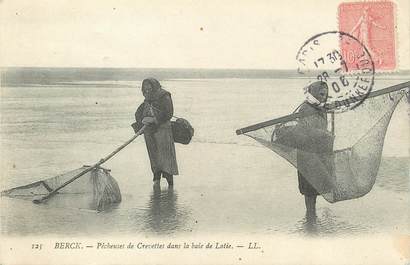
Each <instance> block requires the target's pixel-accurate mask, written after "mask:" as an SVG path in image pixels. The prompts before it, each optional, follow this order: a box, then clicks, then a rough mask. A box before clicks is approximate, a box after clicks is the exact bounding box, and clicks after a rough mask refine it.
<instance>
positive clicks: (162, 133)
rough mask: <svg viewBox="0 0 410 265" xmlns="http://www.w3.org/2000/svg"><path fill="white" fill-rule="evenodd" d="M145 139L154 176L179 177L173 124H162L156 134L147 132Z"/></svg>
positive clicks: (168, 122)
mask: <svg viewBox="0 0 410 265" xmlns="http://www.w3.org/2000/svg"><path fill="white" fill-rule="evenodd" d="M144 138H145V144H146V146H147V150H148V155H149V160H150V163H151V170H152V172H153V173H154V174H156V173H159V172H165V173H168V174H169V175H178V164H177V159H176V153H175V144H174V138H173V136H172V128H171V122H170V121H167V122H165V123H163V124H161V125H160V126H159V127H158V128H157V129H156V130H155V131H154V132H152V131H150V130H147V131H146V132H145V133H144Z"/></svg>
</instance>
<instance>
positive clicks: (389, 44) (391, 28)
mask: <svg viewBox="0 0 410 265" xmlns="http://www.w3.org/2000/svg"><path fill="white" fill-rule="evenodd" d="M394 10H395V7H394V3H392V2H390V1H379V2H354V3H342V4H340V5H339V14H338V16H339V17H338V18H339V31H341V32H345V33H348V34H350V35H352V36H354V37H356V38H357V39H358V40H359V41H360V42H361V44H363V46H365V47H366V48H367V49H368V51H369V53H370V56H371V57H372V59H373V61H374V63H375V70H376V71H377V70H394V69H395V68H396V65H397V62H396V39H395V17H394ZM355 45H359V44H355ZM341 50H342V53H343V54H344V57H345V58H347V59H349V58H350V60H346V63H347V66H348V67H351V66H352V65H353V64H355V63H356V62H355V60H353V59H352V58H354V57H355V55H353V54H349V52H348V50H350V51H351V50H352V49H348V48H347V47H346V46H344V45H342V46H341Z"/></svg>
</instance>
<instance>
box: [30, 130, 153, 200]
mask: <svg viewBox="0 0 410 265" xmlns="http://www.w3.org/2000/svg"><path fill="white" fill-rule="evenodd" d="M144 129H145V125H144V126H143V127H142V128H141V129H140V130H139V131H138V132H137V133H136V134H135V135H134V136H132V137H131V138H130V139H129V140H128V141H126V142H125V143H123V144H122V145H121V146H120V147H118V148H117V149H115V150H114V151H113V152H112V153H111V154H109V155H108V156H106V157H104V158H102V159H101V160H100V161H98V162H97V163H95V164H94V165H93V166H91V167H88V168H87V169H85V170H83V171H81V172H80V173H78V174H77V175H75V176H74V177H72V178H71V179H69V180H67V181H66V182H64V183H63V184H61V186H59V187H58V188H56V189H54V190H53V191H51V192H50V193H49V194H47V195H45V196H43V197H41V198H40V199H35V200H33V202H34V203H36V204H38V203H42V202H45V201H46V200H48V199H50V198H51V197H53V196H54V195H56V194H57V193H58V191H59V190H61V189H62V188H64V187H65V186H67V185H68V184H70V183H71V182H73V181H74V180H76V179H78V178H79V177H81V176H83V175H85V174H86V173H88V172H90V171H91V170H93V169H95V168H97V167H99V166H100V165H102V164H104V163H105V162H107V161H108V160H109V159H110V158H112V157H113V156H114V155H115V154H117V153H118V152H119V151H121V150H122V149H123V148H124V147H126V146H127V145H129V144H130V143H131V142H132V141H134V140H135V138H137V137H138V136H140V135H141V134H142V133H143V132H144Z"/></svg>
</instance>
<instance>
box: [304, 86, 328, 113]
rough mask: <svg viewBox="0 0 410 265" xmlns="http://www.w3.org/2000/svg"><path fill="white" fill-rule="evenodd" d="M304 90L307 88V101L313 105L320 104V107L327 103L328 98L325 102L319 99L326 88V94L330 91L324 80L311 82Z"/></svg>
mask: <svg viewBox="0 0 410 265" xmlns="http://www.w3.org/2000/svg"><path fill="white" fill-rule="evenodd" d="M304 90H305V97H306V101H307V102H309V103H310V104H312V105H315V106H319V107H323V106H324V105H325V103H326V100H325V101H324V102H320V101H319V98H320V96H319V95H320V92H322V91H324V90H325V91H326V94H327V92H328V87H327V84H326V83H325V82H322V81H317V82H314V83H312V84H310V85H309V86H307V87H305V88H304Z"/></svg>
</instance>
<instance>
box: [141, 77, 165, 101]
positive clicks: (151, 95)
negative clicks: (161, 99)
mask: <svg viewBox="0 0 410 265" xmlns="http://www.w3.org/2000/svg"><path fill="white" fill-rule="evenodd" d="M145 83H149V84H150V85H151V90H150V91H144V89H143V87H144V84H145ZM161 90H162V89H161V84H160V83H159V81H158V80H157V79H155V78H147V79H144V80H143V81H142V86H141V91H142V94H143V95H144V97H145V99H146V100H148V101H152V100H156V99H157V98H158V96H159V95H160V92H161Z"/></svg>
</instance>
